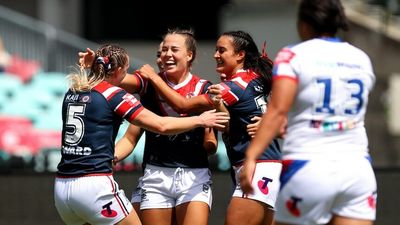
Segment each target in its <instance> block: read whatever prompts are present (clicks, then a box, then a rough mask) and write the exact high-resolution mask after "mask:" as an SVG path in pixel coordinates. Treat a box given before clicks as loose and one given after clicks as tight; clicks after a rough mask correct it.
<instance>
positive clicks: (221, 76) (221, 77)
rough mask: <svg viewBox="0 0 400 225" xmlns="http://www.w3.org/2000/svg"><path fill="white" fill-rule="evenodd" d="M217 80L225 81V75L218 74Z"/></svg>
mask: <svg viewBox="0 0 400 225" xmlns="http://www.w3.org/2000/svg"><path fill="white" fill-rule="evenodd" d="M219 79H220V80H221V81H226V74H224V73H220V74H219Z"/></svg>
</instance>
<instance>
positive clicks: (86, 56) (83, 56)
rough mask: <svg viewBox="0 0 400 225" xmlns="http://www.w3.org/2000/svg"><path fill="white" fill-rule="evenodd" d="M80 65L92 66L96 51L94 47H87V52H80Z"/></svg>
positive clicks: (84, 67)
mask: <svg viewBox="0 0 400 225" xmlns="http://www.w3.org/2000/svg"><path fill="white" fill-rule="evenodd" d="M78 56H79V66H80V67H81V68H82V69H86V68H90V67H92V64H93V61H94V57H95V53H94V51H93V50H92V49H90V48H86V52H79V53H78Z"/></svg>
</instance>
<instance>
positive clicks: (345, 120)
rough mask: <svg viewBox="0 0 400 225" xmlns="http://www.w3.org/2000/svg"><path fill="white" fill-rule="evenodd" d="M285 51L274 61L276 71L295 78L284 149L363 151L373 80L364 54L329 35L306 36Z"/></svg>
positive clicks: (292, 150)
mask: <svg viewBox="0 0 400 225" xmlns="http://www.w3.org/2000/svg"><path fill="white" fill-rule="evenodd" d="M288 51H289V55H290V54H292V56H291V57H290V59H289V60H287V62H285V61H280V60H277V65H276V68H277V69H276V73H277V74H276V76H278V77H279V76H284V75H285V74H284V73H288V74H287V75H288V76H292V75H293V76H294V78H295V79H296V81H297V82H298V91H297V92H298V93H297V97H296V100H295V103H294V105H293V107H292V109H291V111H290V112H289V114H288V123H289V124H288V134H287V136H286V137H285V141H284V147H283V149H284V152H285V154H288V153H296V154H299V153H306V154H307V153H316V152H318V153H326V154H330V153H331V152H338V151H339V152H341V151H342V152H343V154H347V153H349V154H351V153H352V152H366V151H367V148H368V140H367V135H366V131H365V127H364V117H365V113H366V108H367V103H368V95H369V92H370V91H371V90H372V88H373V85H374V82H375V77H374V74H373V71H372V66H371V62H370V60H369V58H368V56H367V55H366V54H365V53H364V52H362V51H361V50H359V49H357V48H355V47H354V46H351V45H350V44H348V43H345V42H340V41H339V40H338V39H333V38H331V39H312V40H309V41H306V42H303V43H301V44H299V45H296V46H293V47H292V48H290V49H289V50H288ZM285 54H288V53H285ZM278 56H279V55H278ZM278 59H279V57H278ZM291 73H293V74H291ZM322 146H323V147H322ZM336 155H337V154H336Z"/></svg>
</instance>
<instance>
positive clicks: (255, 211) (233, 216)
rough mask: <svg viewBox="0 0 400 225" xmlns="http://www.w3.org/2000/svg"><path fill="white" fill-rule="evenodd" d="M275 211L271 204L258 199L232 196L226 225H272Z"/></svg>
mask: <svg viewBox="0 0 400 225" xmlns="http://www.w3.org/2000/svg"><path fill="white" fill-rule="evenodd" d="M273 216H274V211H273V210H272V209H271V206H269V205H267V204H265V203H262V202H260V201H257V200H253V199H248V198H240V197H232V199H231V201H230V203H229V206H228V210H227V214H226V217H225V224H226V225H239V224H248V225H270V224H271V223H272V221H273Z"/></svg>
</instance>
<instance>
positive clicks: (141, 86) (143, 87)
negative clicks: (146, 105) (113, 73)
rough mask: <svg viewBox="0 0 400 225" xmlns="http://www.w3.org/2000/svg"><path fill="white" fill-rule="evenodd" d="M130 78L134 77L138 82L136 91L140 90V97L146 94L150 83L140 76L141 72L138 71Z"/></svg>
mask: <svg viewBox="0 0 400 225" xmlns="http://www.w3.org/2000/svg"><path fill="white" fill-rule="evenodd" d="M129 76H133V77H134V78H135V79H136V80H137V82H136V83H137V87H136V90H138V94H139V95H143V94H144V93H145V90H146V87H147V84H148V81H147V80H146V79H143V78H142V76H140V74H139V71H137V70H136V71H135V72H134V73H133V74H131V75H129Z"/></svg>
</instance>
